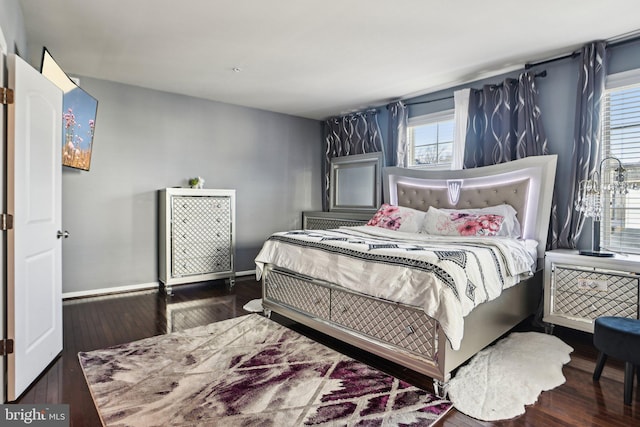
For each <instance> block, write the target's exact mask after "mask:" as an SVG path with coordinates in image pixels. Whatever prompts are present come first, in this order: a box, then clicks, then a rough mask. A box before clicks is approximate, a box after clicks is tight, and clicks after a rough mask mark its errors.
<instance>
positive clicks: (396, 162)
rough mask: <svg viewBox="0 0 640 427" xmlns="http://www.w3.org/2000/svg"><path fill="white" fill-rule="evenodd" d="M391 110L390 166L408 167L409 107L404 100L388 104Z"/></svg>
mask: <svg viewBox="0 0 640 427" xmlns="http://www.w3.org/2000/svg"><path fill="white" fill-rule="evenodd" d="M387 109H388V110H389V138H388V140H389V145H388V147H387V148H389V153H390V154H389V156H388V161H389V162H390V163H388V164H387V165H388V166H398V167H401V168H406V167H407V166H408V164H409V157H408V156H409V150H408V147H407V122H408V116H409V109H408V108H407V106H406V105H405V104H404V102H402V101H397V102H393V103H391V104H389V105H387Z"/></svg>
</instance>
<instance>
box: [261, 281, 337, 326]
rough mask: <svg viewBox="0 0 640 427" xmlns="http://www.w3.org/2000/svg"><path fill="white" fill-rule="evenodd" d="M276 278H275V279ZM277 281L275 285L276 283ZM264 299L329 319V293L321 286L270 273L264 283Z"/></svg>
mask: <svg viewBox="0 0 640 427" xmlns="http://www.w3.org/2000/svg"><path fill="white" fill-rule="evenodd" d="M276 276H277V277H276ZM276 281H277V283H276ZM264 297H265V298H266V299H269V300H273V301H277V302H280V303H283V304H286V305H288V306H290V307H292V308H294V309H296V310H299V311H304V312H306V313H309V314H311V315H313V316H315V317H319V318H321V319H325V320H328V319H329V300H330V297H331V291H330V290H329V289H328V288H325V287H323V286H319V285H315V284H313V283H308V282H305V281H302V280H299V279H297V278H295V277H292V276H289V275H288V274H284V273H281V272H277V271H271V272H270V274H268V275H266V277H265V281H264Z"/></svg>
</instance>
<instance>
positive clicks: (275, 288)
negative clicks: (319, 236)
mask: <svg viewBox="0 0 640 427" xmlns="http://www.w3.org/2000/svg"><path fill="white" fill-rule="evenodd" d="M541 289H542V281H541V274H540V272H538V273H537V274H536V275H535V276H533V277H532V278H530V279H528V280H526V281H525V283H521V284H519V285H517V286H514V287H512V288H509V289H507V290H506V291H505V292H504V293H503V294H504V295H502V296H501V297H500V298H498V299H496V300H493V301H490V302H488V303H485V304H481V305H480V306H479V307H478V308H476V310H474V311H473V312H471V314H470V315H469V316H467V318H466V319H465V339H463V342H462V345H461V348H460V350H458V351H454V350H453V349H452V348H451V345H450V344H449V343H448V341H447V339H446V337H445V335H444V333H442V331H441V329H440V326H439V325H438V322H437V320H435V319H433V318H432V317H429V316H427V315H426V314H425V313H424V311H422V310H421V309H418V308H415V307H412V306H408V305H405V304H400V303H396V302H391V301H386V300H381V299H378V298H374V297H371V296H368V295H365V294H361V293H359V292H354V291H351V290H349V289H346V288H343V287H341V286H338V285H335V284H332V283H328V282H324V281H321V280H317V279H314V278H310V277H306V276H301V275H299V274H296V273H293V272H290V271H287V270H284V269H281V268H278V267H275V266H273V265H267V266H265V270H264V273H263V278H262V292H263V301H262V304H263V306H264V308H265V311H266V312H270V311H274V312H276V313H279V314H281V315H283V316H285V317H288V318H290V319H292V320H294V321H296V322H298V323H301V324H303V325H306V326H309V327H311V328H313V329H316V330H318V331H320V332H322V333H324V334H327V335H329V336H331V337H334V338H336V339H339V340H341V341H344V342H346V343H349V344H352V345H355V346H357V347H359V348H362V349H364V350H366V351H369V352H371V353H373V354H376V355H378V356H381V357H383V358H385V359H388V360H390V361H393V362H396V363H398V364H400V365H402V366H406V367H407V368H409V369H412V370H414V371H416V372H420V373H422V374H425V375H427V376H429V377H431V378H433V379H434V386H435V388H436V392H438V394H440V395H443V394H445V393H446V383H447V381H448V380H449V379H450V377H451V372H452V371H453V370H454V369H455V368H457V367H458V366H460V365H461V364H462V363H464V362H465V361H466V360H468V359H469V358H470V357H471V356H473V355H474V354H475V353H477V352H478V351H480V350H481V349H482V348H484V347H486V346H487V345H489V344H491V342H493V341H494V340H495V339H497V338H499V337H500V336H501V335H503V334H504V333H506V332H508V331H509V329H511V328H512V327H513V326H515V325H517V324H518V323H520V322H521V321H522V320H524V319H526V318H527V317H528V316H529V315H531V314H533V313H534V312H535V309H536V307H537V303H538V301H539V298H540V293H541Z"/></svg>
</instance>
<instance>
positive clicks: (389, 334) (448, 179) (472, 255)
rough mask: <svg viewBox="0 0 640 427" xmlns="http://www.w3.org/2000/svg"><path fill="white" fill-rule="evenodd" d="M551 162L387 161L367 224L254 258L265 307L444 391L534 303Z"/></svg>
mask: <svg viewBox="0 0 640 427" xmlns="http://www.w3.org/2000/svg"><path fill="white" fill-rule="evenodd" d="M556 163H557V156H555V155H550V156H534V157H528V158H525V159H521V160H516V161H512V162H508V163H503V164H500V165H494V166H488V167H483V168H476V169H466V170H462V171H423V170H412V169H402V168H395V167H390V168H385V169H384V171H383V186H384V188H383V189H384V202H385V204H384V205H383V206H382V207H381V208H380V210H378V212H377V213H376V214H375V215H372V221H371V222H370V224H372V225H367V226H359V227H341V228H339V229H334V230H291V231H286V232H281V233H274V234H273V235H272V236H270V237H269V239H268V240H267V241H266V242H265V244H264V246H263V248H262V250H261V251H260V253H259V254H258V256H257V257H256V272H257V276H258V278H260V279H261V280H262V291H263V307H264V310H265V314H266V315H270V314H271V312H272V311H273V312H276V313H279V314H281V315H283V316H285V317H288V318H290V319H292V320H294V321H296V322H299V323H301V324H304V325H307V326H309V327H311V328H314V329H317V330H319V331H320V332H323V333H325V334H327V335H330V336H332V337H334V338H337V339H339V340H342V341H344V342H347V343H349V344H352V345H355V346H358V347H360V348H362V349H364V350H367V351H369V352H371V353H374V354H376V355H379V356H381V357H383V358H386V359H388V360H391V361H393V362H396V363H399V364H401V365H403V366H406V367H407V368H410V369H413V370H415V371H417V372H420V373H423V374H426V375H428V376H430V377H431V378H433V380H434V389H435V392H436V393H437V394H438V395H440V396H445V395H446V392H447V383H448V381H449V379H450V378H451V374H452V372H453V371H454V370H455V369H456V368H457V367H458V366H460V365H461V364H462V363H464V362H465V361H466V360H468V359H469V358H470V357H472V356H473V355H474V354H475V353H477V352H478V351H480V350H481V349H483V348H484V347H486V346H487V345H489V344H490V343H492V342H493V341H494V340H496V339H497V338H499V337H500V336H501V335H503V334H504V333H506V332H507V331H509V330H510V329H511V328H513V327H514V326H515V325H517V324H518V323H520V322H521V321H522V320H524V319H526V318H527V317H528V316H530V315H531V314H533V313H534V312H535V310H536V308H537V306H538V303H539V301H540V298H541V292H542V272H541V266H542V262H541V261H540V260H542V259H543V258H544V250H545V244H546V241H547V230H548V226H549V217H550V211H551V199H552V193H553V185H554V179H555V171H556ZM496 207H500V209H498V210H497V211H496ZM487 209H488V211H487ZM505 209H506V210H505ZM390 212H392V213H390ZM398 212H401V213H402V214H403V217H402V218H401V221H400V220H398V217H397V216H396V217H394V216H393V215H394V214H397V213H398ZM496 212H497V213H496ZM460 221H463V222H460ZM465 221H466V222H465ZM397 223H400V225H398V224H397ZM469 224H472V225H473V226H470V225H469ZM479 224H481V225H479ZM516 237H517V238H516ZM537 264H540V266H538V265H537Z"/></svg>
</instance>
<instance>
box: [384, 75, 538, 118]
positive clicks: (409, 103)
mask: <svg viewBox="0 0 640 427" xmlns="http://www.w3.org/2000/svg"><path fill="white" fill-rule="evenodd" d="M533 77H547V70H542V71H540V72H539V73H536V74H534V75H533ZM494 86H499V85H494ZM475 90H477V89H475ZM447 99H453V95H451V96H445V97H442V98H435V99H429V100H427V101H417V102H407V103H405V104H404V105H406V106H407V107H408V106H409V105H419V104H430V103H432V102H437V101H445V100H447ZM387 109H389V107H388V106H387Z"/></svg>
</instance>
